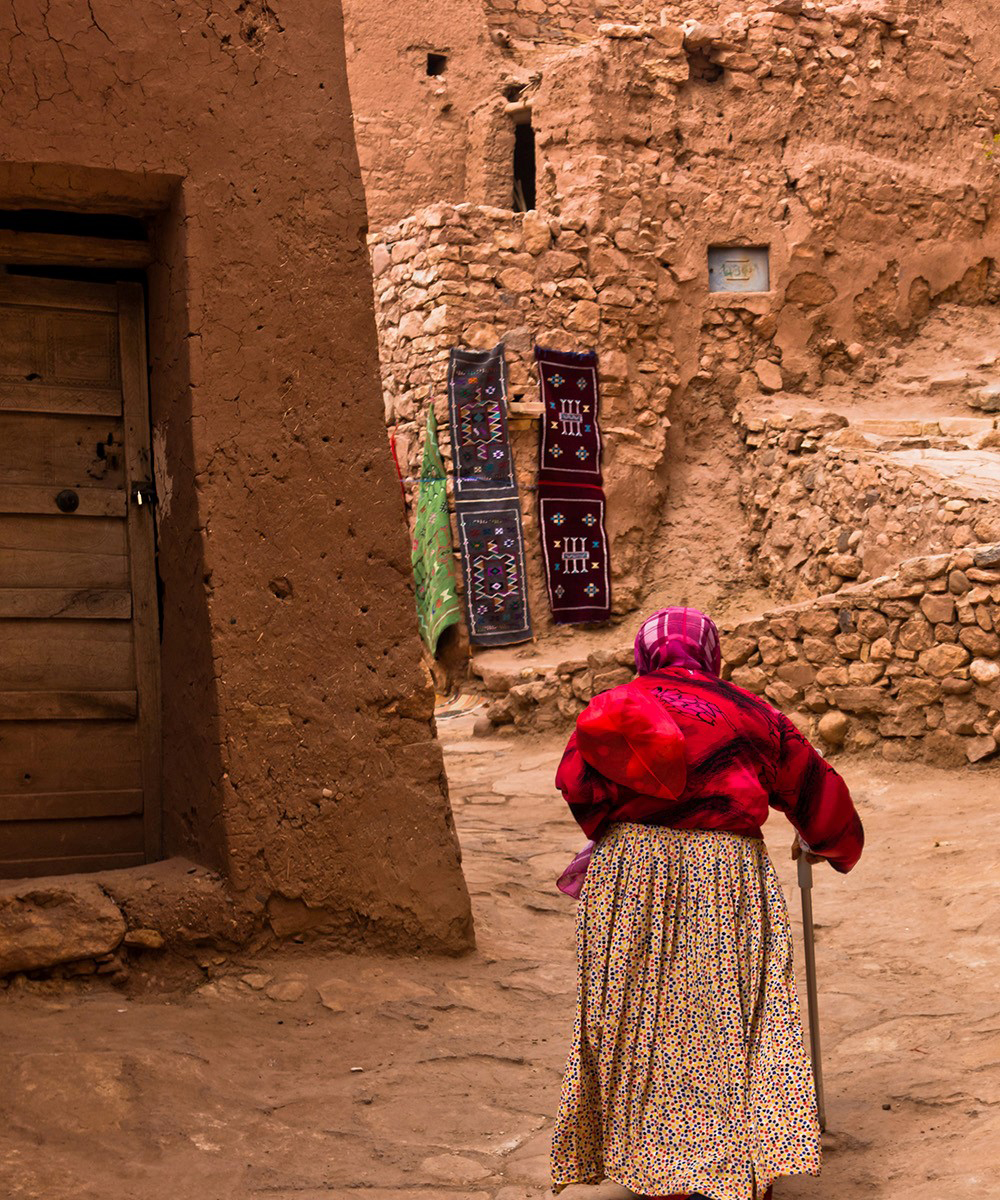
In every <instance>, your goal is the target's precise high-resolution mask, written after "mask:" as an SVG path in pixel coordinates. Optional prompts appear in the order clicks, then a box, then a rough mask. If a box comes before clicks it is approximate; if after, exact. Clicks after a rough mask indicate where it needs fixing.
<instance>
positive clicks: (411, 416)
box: [349, 0, 1000, 632]
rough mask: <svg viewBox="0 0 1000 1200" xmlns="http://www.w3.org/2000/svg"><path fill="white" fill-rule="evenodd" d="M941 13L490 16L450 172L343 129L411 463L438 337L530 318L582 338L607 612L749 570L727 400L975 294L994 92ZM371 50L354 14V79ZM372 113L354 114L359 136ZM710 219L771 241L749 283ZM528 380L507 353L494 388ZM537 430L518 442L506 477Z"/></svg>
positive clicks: (850, 379) (394, 417)
mask: <svg viewBox="0 0 1000 1200" xmlns="http://www.w3.org/2000/svg"><path fill="white" fill-rule="evenodd" d="M675 7H677V6H675ZM489 11H490V13H491V14H494V13H495V12H496V11H498V10H496V9H495V8H493V7H491V8H490V10H489ZM525 11H527V10H525ZM942 11H943V12H944V15H942ZM951 11H952V10H951V8H950V6H949V8H948V9H945V10H942V9H941V6H928V5H911V6H909V7H907V6H899V7H890V6H887V5H882V4H873V3H860V2H855V3H845V4H839V5H832V6H829V7H827V6H824V5H822V4H814V3H807V4H801V5H800V4H797V3H784V0H779V2H778V3H775V4H772V5H769V6H768V5H763V4H754V5H752V6H748V7H747V9H746V11H743V12H734V11H733V6H731V5H705V6H701V8H700V9H699V11H698V14H697V15H699V16H701V17H702V18H703V19H702V20H700V21H699V20H687V21H685V22H684V23H683V24H682V23H680V19H681V14H680V12H679V11H678V12H675V11H674V8H668V9H667V10H665V14H666V18H665V21H664V23H660V21H659V18H658V17H657V19H656V21H655V22H653V23H649V24H642V23H637V24H622V23H614V22H610V23H608V22H603V23H600V24H599V25H598V26H597V29H596V31H592V32H591V31H584V33H581V34H580V36H579V37H574V38H571V39H569V40H568V41H567V39H565V38H563V39H561V40H557V41H545V40H544V38H542V35H541V34H535V35H531V36H530V37H529V36H528V34H527V32H526V33H525V34H524V36H522V37H521V38H520V39H518V38H508V39H506V40H505V39H504V38H501V37H497V36H496V30H495V29H493V30H492V32H491V42H490V46H489V47H487V48H486V49H485V50H483V47H482V45H481V44H480V43H477V46H478V47H479V48H478V49H477V52H476V53H477V55H478V57H477V59H476V61H477V63H478V64H479V65H478V67H477V72H478V71H480V69H481V68H482V65H483V63H484V62H485V63H487V64H490V63H492V75H489V74H487V75H485V76H484V75H482V74H479V75H478V77H477V79H476V81H475V87H474V88H473V87H472V85H470V84H469V83H468V81H460V80H459V77H458V74H456V75H455V83H454V97H453V98H454V107H455V112H456V113H458V112H459V110H461V112H462V113H463V114H464V115H465V118H466V119H465V121H464V128H465V130H466V134H467V140H466V143H465V145H466V149H465V188H464V191H463V192H462V193H461V195H457V194H456V188H455V187H453V186H452V185H451V182H449V183H448V186H447V188H445V189H444V191H445V192H446V194H445V195H444V196H442V195H441V193H440V191H439V190H438V189H437V187H436V186H435V185H434V183H433V181H429V182H430V185H429V186H428V188H427V189H426V191H425V190H424V188H423V185H422V184H421V186H419V187H417V186H415V183H414V180H413V178H412V177H411V176H408V175H407V174H406V173H405V172H404V173H403V174H400V175H396V174H394V173H393V170H392V169H391V158H390V157H389V156H388V155H387V154H385V153H383V152H382V147H383V143H382V142H379V141H376V142H374V143H372V144H370V145H368V146H367V147H366V151H365V153H366V161H368V162H369V163H370V166H369V169H368V171H367V172H366V186H367V187H368V190H369V192H370V193H371V194H374V195H376V196H377V197H379V198H380V199H379V200H378V205H377V208H376V209H375V210H374V213H373V217H374V219H373V234H372V236H371V241H372V249H373V258H374V262H375V269H376V272H377V277H378V296H379V306H378V319H379V327H380V339H381V349H382V363H383V371H384V383H385V392H386V405H387V416H388V420H389V424H390V428H391V429H392V430H393V431H395V432H396V434H397V437H399V438H400V439H401V440H402V442H403V443H405V445H406V446H407V447H408V458H407V462H406V467H407V470H408V472H409V474H411V475H415V474H416V471H415V470H414V467H415V466H416V464H417V463H418V461H419V437H420V431H421V430H422V427H423V422H424V416H425V408H426V403H427V397H428V396H429V395H431V394H433V395H434V396H436V397H438V398H439V401H440V402H442V403H443V397H444V392H445V379H446V364H447V348H448V346H449V345H451V344H455V343H466V344H474V345H484V344H486V342H487V341H489V340H491V339H494V337H504V338H507V340H508V345H509V347H510V351H511V352H510V355H509V357H510V358H511V359H512V360H519V361H520V362H521V363H522V364H527V363H529V362H530V356H529V354H528V353H527V350H528V348H529V346H530V342H531V340H532V339H536V338H537V339H538V340H540V341H543V342H544V341H554V340H556V338H557V337H558V338H559V342H558V344H561V345H563V346H564V347H565V348H583V347H587V346H595V347H596V348H597V349H598V350H599V352H600V354H601V358H602V365H603V379H602V385H603V387H604V392H605V395H606V396H607V397H608V403H607V406H606V408H605V417H604V425H605V431H606V434H607V437H606V440H605V445H606V454H607V463H608V467H607V471H606V480H607V490H608V495H609V528H610V533H611V559H612V569H613V572H614V590H615V595H616V606H617V608H618V610H619V611H622V610H628V609H630V608H634V607H635V605H636V604H637V603H638V598H639V597H640V596H641V595H643V594H645V595H646V597H648V598H652V599H656V598H661V597H662V598H674V599H686V600H687V601H688V602H690V603H696V604H701V605H704V606H713V607H718V606H720V605H723V606H724V605H725V604H726V603H727V602H729V601H730V600H731V599H732V598H733V596H734V595H735V594H736V593H738V592H739V591H740V590H741V589H743V588H745V587H746V586H749V585H751V584H753V583H754V582H755V580H756V573H755V572H754V570H753V569H752V563H751V560H750V543H749V540H748V538H747V519H746V516H745V514H744V509H743V506H742V504H741V497H740V491H739V486H738V477H739V471H740V468H741V466H742V465H743V463H744V458H745V453H746V451H745V446H744V444H743V443H742V442H741V439H740V437H739V436H738V431H737V429H736V428H735V426H734V425H733V423H732V421H731V416H732V414H733V412H734V410H735V408H736V406H737V404H739V403H741V402H750V403H753V402H756V401H760V400H763V399H765V398H766V397H767V396H768V395H770V394H772V393H774V392H776V391H780V390H782V389H785V390H795V391H799V392H801V394H803V395H805V396H809V395H811V394H812V393H814V392H815V391H816V390H817V389H819V388H821V387H824V386H830V385H840V386H846V387H848V388H854V389H856V390H858V391H860V392H863V390H864V388H865V385H866V382H867V381H868V380H870V379H871V378H872V375H871V373H870V372H871V370H872V369H873V368H872V360H873V359H874V358H877V357H878V355H879V354H880V353H881V351H882V350H883V349H884V347H885V345H886V344H887V343H889V342H905V340H906V339H907V338H908V337H910V336H912V334H913V333H914V332H915V331H916V330H917V329H918V328H919V326H920V323H921V321H922V320H924V318H925V317H926V316H927V314H928V312H930V311H932V310H933V308H934V307H935V306H936V305H938V304H940V303H942V302H945V301H950V302H952V303H956V302H958V303H961V302H975V297H977V296H979V297H981V296H982V295H983V288H982V286H981V280H982V278H983V277H985V276H988V275H989V273H990V268H989V264H990V262H991V261H992V260H993V259H994V258H995V257H996V256H997V253H998V249H1000V238H998V231H1000V227H998V223H997V216H996V212H995V208H994V202H993V197H994V194H995V191H996V173H995V167H994V165H993V164H992V162H991V161H990V160H988V159H987V157H986V145H987V143H988V141H989V138H990V136H991V132H992V129H993V127H994V124H995V122H996V121H997V115H998V114H997V103H996V100H995V98H994V97H993V95H992V93H990V92H989V91H988V89H987V86H986V84H987V82H988V80H987V78H986V75H985V74H984V72H985V67H984V66H983V65H982V64H981V62H980V58H981V55H980V50H979V49H977V44H976V42H975V41H974V37H976V38H978V37H979V36H980V31H979V29H978V28H977V27H975V26H973V25H970V24H968V23H967V22H962V21H960V20H958V19H956V17H955V16H952V19H951V20H949V19H948V16H949V14H951ZM963 11H964V10H963ZM955 12H956V13H957V12H958V10H957V8H956V10H955ZM349 14H350V9H349ZM633 15H634V14H633ZM685 15H690V13H686V14H685ZM710 18H711V19H710ZM349 20H350V16H349ZM602 20H603V19H602ZM584 34H585V36H584ZM532 39H534V40H532ZM381 55H382V49H381V48H380V47H379V46H378V45H376V44H374V43H373V42H371V41H368V42H367V43H362V42H361V41H360V40H359V42H358V52H357V55H356V58H355V59H354V60H353V62H352V68H351V72H352V81H355V80H360V79H361V78H362V77H363V76H364V74H365V72H366V71H367V69H368V65H369V64H374V63H376V62H377V61H378V60H379V58H380V56H381ZM459 58H460V55H458V54H456V56H455V60H456V61H455V66H454V69H455V71H456V72H457V71H458V70H459V65H458V61H457V60H458V59H459ZM449 61H450V62H451V60H449ZM451 69H452V67H451V66H449V70H451ZM511 80H514V81H519V82H518V84H517V87H518V92H517V98H516V100H515V101H513V102H510V103H514V105H515V107H516V106H521V107H520V110H519V111H520V112H521V114H522V115H523V113H524V111H525V107H524V106H526V105H529V104H530V113H531V122H532V125H533V128H534V130H535V133H536V142H537V151H538V172H537V183H538V202H537V212H536V213H535V214H534V216H532V217H531V218H530V219H528V218H525V217H523V216H517V215H514V214H511V212H510V209H509V205H510V203H511V200H510V183H511V167H510V148H511V144H512V143H511V140H510V139H511V138H512V136H513V134H512V130H513V125H512V120H513V115H514V114H512V113H510V112H508V111H507V107H506V106H507V103H508V102H507V101H505V99H504V94H505V93H504V89H505V87H506V86H507V85H508V84H509V82H510V81H511ZM449 86H450V85H449ZM360 87H361V85H360V84H357V85H356V86H355V92H356V94H357V93H358V89H359V88H360ZM358 119H359V122H361V121H364V120H365V119H366V113H365V111H364V105H363V104H362V105H359V107H358ZM456 120H458V118H457V117H456ZM458 124H459V126H461V125H462V121H458ZM372 128H373V127H372V126H365V125H363V124H359V138H360V139H361V141H362V142H364V141H365V137H366V133H365V130H366V129H367V130H368V131H369V132H371V130H372ZM456 132H457V133H460V132H461V129H458V130H457V131H456ZM431 136H432V135H431V132H430V131H429V130H425V131H424V142H425V143H426V142H427V141H428V140H429V139H430V138H431ZM435 136H436V135H435ZM394 187H395V188H396V190H395V193H394V191H393V189H394ZM390 197H394V198H393V199H392V201H391V202H390V199H389V198H390ZM441 199H445V200H447V201H448V204H447V206H446V215H442V214H443V213H445V210H440V211H439V210H438V209H437V208H436V207H435V204H434V202H436V201H439V200H441ZM456 200H464V201H465V204H466V205H468V206H470V207H468V208H467V207H466V206H465V205H463V204H460V203H456ZM429 211H433V213H434V215H433V218H432V220H433V221H434V222H437V221H439V220H440V221H441V222H442V224H441V225H428V223H427V220H426V213H427V212H429ZM407 214H409V215H407ZM525 226H530V227H531V228H532V229H537V230H541V231H542V232H540V233H539V234H538V235H537V241H536V240H534V235H533V236H532V238H531V239H529V238H526V237H525V236H524V233H523V229H524V227H525ZM545 231H547V233H546V232H545ZM529 241H532V246H534V245H536V244H537V243H538V242H541V243H544V244H543V245H541V247H540V248H539V249H535V250H534V252H533V249H532V246H529V244H528V243H529ZM716 244H721V245H732V244H738V245H767V246H769V247H770V270H771V283H770V290H769V291H767V292H763V293H758V294H752V295H745V296H740V295H720V294H717V293H710V292H709V290H708V273H707V264H706V252H707V248H708V247H709V246H711V245H716ZM560 335H561V336H560ZM533 389H534V380H533V377H532V376H531V375H530V369H529V371H528V375H527V378H526V379H522V380H521V381H520V382H519V384H518V386H516V387H515V388H514V389H513V390H514V391H515V392H517V391H522V390H523V392H524V395H525V398H527V399H534V398H535V397H534V395H533ZM536 438H537V434H536V433H535V432H534V430H532V431H531V432H530V433H529V434H527V435H525V437H524V438H523V441H524V442H525V443H526V445H525V448H524V449H523V450H520V448H519V447H518V446H517V445H515V451H516V452H518V451H519V455H518V456H519V467H520V469H521V471H522V472H523V482H524V483H528V482H530V479H531V476H532V473H533V471H534V456H535V449H534V446H535V441H536ZM525 508H526V510H529V509H530V500H529V501H528V502H527V503H526V504H525ZM532 538H533V535H531V534H529V555H530V556H532V557H534V558H536V559H537V557H538V556H537V553H536V550H537V547H536V546H535V545H534V543H533V540H532ZM818 586H821V585H818ZM535 609H536V615H538V617H539V619H538V620H537V622H536V624H537V626H538V628H539V629H541V630H542V631H543V632H544V631H545V630H546V628H547V620H546V618H547V609H546V607H545V606H544V605H543V607H542V608H541V610H539V608H538V604H537V603H536V605H535Z"/></svg>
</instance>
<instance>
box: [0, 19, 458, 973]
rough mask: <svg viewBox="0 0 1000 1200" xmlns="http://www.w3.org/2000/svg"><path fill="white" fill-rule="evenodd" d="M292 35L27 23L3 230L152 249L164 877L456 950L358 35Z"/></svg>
mask: <svg viewBox="0 0 1000 1200" xmlns="http://www.w3.org/2000/svg"><path fill="white" fill-rule="evenodd" d="M277 7H278V8H280V9H281V12H280V14H279V13H278V12H277V11H276V10H275V8H274V7H272V6H271V5H269V4H265V3H261V2H259V0H248V2H247V3H243V4H240V5H238V6H233V5H228V6H226V5H224V6H222V7H221V8H220V9H218V10H217V11H215V10H211V9H210V8H206V7H205V6H204V5H199V4H195V3H191V2H190V0H179V2H178V3H176V4H171V5H131V4H123V3H102V4H100V5H96V4H90V3H88V2H87V0H65V2H64V3H62V4H60V5H59V6H58V11H56V10H55V9H53V10H52V11H51V12H50V11H49V10H48V9H47V8H45V7H44V6H39V5H30V4H29V5H27V6H22V11H21V12H20V23H19V27H18V36H17V37H16V39H13V40H12V42H11V44H12V45H14V43H15V42H16V52H15V53H13V55H12V56H10V57H9V61H8V62H6V63H5V64H4V68H3V69H4V72H5V73H6V74H7V76H8V78H7V79H6V80H5V83H4V85H3V87H2V92H3V104H4V115H5V119H4V122H3V128H2V132H0V192H2V195H0V207H18V208H38V209H68V210H83V211H91V212H95V211H96V212H102V213H108V212H111V213H115V212H124V213H126V214H128V215H132V216H141V217H146V218H148V219H149V220H150V222H151V223H152V225H153V226H154V234H155V254H156V259H157V261H156V264H155V266H154V268H153V269H152V270H151V272H150V275H149V334H150V351H151V365H152V377H151V399H152V424H153V430H154V433H153V444H154V448H155V455H156V459H157V480H158V484H159V493H160V503H159V509H158V513H157V517H158V530H159V568H160V574H161V578H162V584H163V634H162V664H163V710H164V764H165V775H164V807H165V841H166V846H167V850H168V852H171V853H182V854H186V855H188V856H189V857H192V858H194V859H195V860H196V861H199V862H203V863H205V864H207V865H210V866H213V867H217V868H218V869H219V870H220V871H221V872H222V874H223V875H224V876H225V877H226V879H227V880H228V881H229V883H230V885H231V887H232V888H233V889H234V891H235V892H236V893H237V894H238V896H239V897H240V898H241V901H244V902H245V903H247V904H249V905H251V906H252V908H253V909H254V912H255V913H256V915H257V916H258V918H259V919H264V918H268V919H269V920H270V923H271V926H272V928H273V929H275V930H276V931H280V932H282V933H292V932H295V931H296V930H297V929H322V930H325V931H327V932H329V933H331V934H333V935H336V936H337V937H339V939H340V940H341V942H342V943H343V944H344V945H345V946H352V945H357V944H359V943H369V944H373V943H377V944H381V945H386V946H394V947H397V948H413V947H418V946H421V945H423V946H433V947H437V948H440V949H447V950H460V949H462V948H464V947H466V946H467V945H468V944H469V941H470V938H471V923H470V914H469V903H468V895H467V892H466V888H465V883H464V880H463V878H462V874H461V869H460V866H459V850H458V844H457V840H456V837H455V834H454V829H453V826H452V823H451V813H450V809H449V806H448V797H447V792H446V785H445V780H444V771H443V763H442V755H441V749H440V746H439V745H438V743H437V741H436V740H435V738H434V736H433V730H432V712H433V702H434V696H433V689H432V688H431V686H430V681H429V679H428V678H427V677H426V673H425V672H424V671H423V669H422V667H421V663H420V643H419V638H418V634H417V627H416V616H415V613H414V610H413V597H412V591H411V588H412V583H411V573H410V565H409V547H408V545H407V539H406V533H405V529H404V528H403V527H402V525H401V522H400V504H399V492H398V488H397V486H396V481H395V478H394V474H393V469H392V463H391V460H390V458H389V456H388V454H387V452H386V445H385V428H384V423H383V419H382V406H381V399H380V388H379V381H378V359H377V345H376V330H375V322H374V315H373V297H372V288H371V277H370V273H369V262H368V256H367V248H366V245H365V227H366V217H365V205H364V196H363V193H362V187H361V180H360V171H359V167H358V161H357V156H356V151H355V144H354V130H353V126H352V120H351V108H350V99H349V96H348V87H347V76H346V66H345V59H344V45H343V28H342V22H341V14H340V10H339V6H338V5H337V4H333V5H331V4H328V3H325V2H324V3H319V2H318V0H303V2H301V3H298V4H296V5H294V6H288V8H287V10H286V8H285V6H283V5H280V4H279V5H278V6H277ZM40 81H47V82H46V85H45V87H44V88H43V87H42V85H41V83H40Z"/></svg>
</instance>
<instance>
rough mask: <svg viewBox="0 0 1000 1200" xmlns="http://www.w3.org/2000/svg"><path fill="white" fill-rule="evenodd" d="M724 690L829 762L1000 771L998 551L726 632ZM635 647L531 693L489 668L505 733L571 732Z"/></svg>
mask: <svg viewBox="0 0 1000 1200" xmlns="http://www.w3.org/2000/svg"><path fill="white" fill-rule="evenodd" d="M723 653H724V656H725V660H724V670H723V674H724V677H725V678H728V679H731V681H732V682H733V683H735V684H737V685H738V686H739V687H742V688H745V689H747V690H748V691H750V692H754V693H756V694H758V695H760V696H763V697H764V698H766V699H767V700H768V701H770V702H771V703H772V704H775V705H776V706H777V707H779V708H781V709H783V710H784V711H785V712H787V713H788V714H789V715H790V716H791V718H792V720H793V721H795V723H796V724H797V725H798V726H799V728H801V729H802V731H803V732H804V733H805V734H806V735H807V736H809V737H811V738H814V739H816V740H818V741H819V743H820V744H821V745H823V746H824V747H825V748H826V749H827V751H828V752H830V753H833V752H835V751H838V750H841V749H850V750H862V749H870V748H872V747H875V746H881V753H882V754H883V756H884V757H885V758H888V759H891V760H893V761H904V760H910V759H917V758H923V759H926V760H927V761H931V762H938V763H942V764H948V765H961V764H965V763H970V762H971V763H977V762H981V761H984V760H986V759H989V758H992V757H993V756H994V755H995V754H996V752H997V748H998V740H1000V545H988V546H976V547H973V548H966V549H961V550H957V551H955V552H953V553H950V554H940V555H933V556H927V557H920V558H914V559H910V560H908V561H907V562H905V563H903V564H902V565H901V566H900V568H899V570H898V571H896V572H895V573H894V574H892V575H887V576H883V577H881V578H879V579H873V580H870V581H868V582H866V583H862V584H852V585H848V586H845V587H844V588H842V589H841V590H840V591H839V592H838V593H836V594H833V595H827V596H821V597H819V598H818V599H815V600H811V601H807V602H805V603H802V604H798V605H792V606H789V607H786V608H782V609H777V610H775V611H773V612H769V613H766V614H764V615H763V616H761V617H758V618H754V619H752V620H749V621H744V622H741V623H737V624H734V625H730V626H729V627H728V628H724V629H723ZM631 664H632V649H631V646H626V645H623V646H622V647H621V648H620V649H618V650H615V651H600V652H598V653H595V654H592V655H590V657H589V658H588V659H586V660H576V661H574V660H568V661H566V662H563V663H560V664H558V665H557V666H555V667H554V668H553V669H552V670H550V671H546V672H544V673H536V672H533V671H532V670H531V668H525V669H524V671H523V672H522V678H521V679H519V680H518V679H515V678H513V677H511V676H509V675H508V676H498V675H496V674H492V673H491V672H490V671H489V670H488V669H485V670H484V669H482V668H480V676H481V678H482V682H483V685H484V687H485V688H486V689H487V690H492V691H494V692H497V693H501V694H500V695H499V696H498V698H497V699H495V700H493V702H492V703H491V704H490V706H489V709H488V715H489V718H490V720H491V721H492V722H493V723H494V724H498V725H504V724H513V725H515V726H518V727H520V728H525V729H526V728H531V729H536V728H546V727H553V726H555V727H559V726H564V727H566V728H567V729H568V728H569V727H570V725H571V722H572V720H573V719H575V717H576V716H577V714H578V713H579V712H580V711H582V709H583V707H584V706H585V705H586V704H587V703H588V702H589V701H590V700H591V699H592V698H593V696H594V695H596V694H597V693H598V692H601V691H605V690H606V689H608V688H611V687H616V686H618V685H619V684H622V683H627V682H628V681H629V680H630V679H631V678H632V677H633V673H634V672H633V667H632V665H631Z"/></svg>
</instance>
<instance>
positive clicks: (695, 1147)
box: [552, 824, 820, 1200]
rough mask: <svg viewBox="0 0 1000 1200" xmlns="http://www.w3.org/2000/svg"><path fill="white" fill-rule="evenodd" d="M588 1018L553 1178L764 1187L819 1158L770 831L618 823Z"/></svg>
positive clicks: (585, 914)
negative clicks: (763, 836)
mask: <svg viewBox="0 0 1000 1200" xmlns="http://www.w3.org/2000/svg"><path fill="white" fill-rule="evenodd" d="M577 954H578V995H577V1019H576V1028H575V1033H574V1038H573V1047H572V1050H571V1051H570V1056H569V1062H568V1064H567V1067H566V1077H565V1079H564V1081H563V1087H562V1098H561V1102H560V1105H559V1115H558V1118H557V1120H556V1128H555V1133H554V1136H553V1141H552V1186H553V1190H554V1191H560V1190H561V1189H562V1188H564V1187H566V1186H567V1185H568V1184H571V1183H598V1182H600V1181H601V1180H602V1179H610V1180H613V1181H614V1182H615V1183H618V1184H621V1185H623V1186H624V1187H627V1188H630V1189H631V1190H632V1191H634V1192H638V1193H640V1194H652V1195H669V1194H670V1193H673V1192H679V1193H687V1192H703V1193H704V1194H705V1195H706V1196H710V1197H712V1198H713V1200H756V1198H759V1197H762V1196H763V1194H764V1192H765V1191H766V1189H767V1188H768V1186H769V1185H770V1183H771V1181H772V1180H773V1179H774V1178H776V1177H777V1176H779V1175H791V1174H798V1173H804V1174H809V1175H818V1174H819V1165H820V1137H819V1123H818V1121H817V1117H816V1098H815V1092H814V1088H813V1079H812V1073H811V1069H810V1064H809V1059H808V1056H807V1055H806V1052H805V1049H804V1046H803V1040H802V1025H801V1019H800V1015H799V1003H798V998H797V996H796V992H795V978H794V975H793V971H792V939H791V932H790V928H789V922H788V911H787V909H786V907H785V899H784V895H783V894H782V891H781V884H780V883H779V882H778V878H777V876H776V875H775V872H774V868H773V866H772V865H771V861H770V859H769V858H768V856H767V851H766V850H765V848H764V843H763V842H762V841H760V840H758V839H755V838H747V837H740V836H738V835H737V834H731V833H716V832H708V831H701V830H686V829H669V828H665V827H662V826H648V825H634V824H618V825H613V826H612V828H611V830H610V832H609V833H608V834H607V835H606V836H605V838H604V839H603V840H602V841H601V842H600V844H599V845H598V846H597V847H596V848H595V850H594V855H593V859H592V860H591V864H590V868H589V870H588V872H587V880H586V883H585V885H584V889H583V893H582V895H581V897H580V901H579V910H578V915H577Z"/></svg>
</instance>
